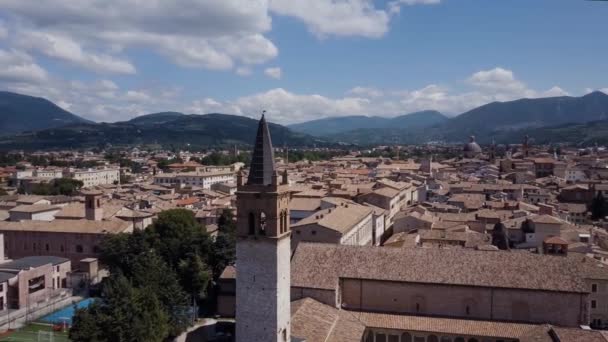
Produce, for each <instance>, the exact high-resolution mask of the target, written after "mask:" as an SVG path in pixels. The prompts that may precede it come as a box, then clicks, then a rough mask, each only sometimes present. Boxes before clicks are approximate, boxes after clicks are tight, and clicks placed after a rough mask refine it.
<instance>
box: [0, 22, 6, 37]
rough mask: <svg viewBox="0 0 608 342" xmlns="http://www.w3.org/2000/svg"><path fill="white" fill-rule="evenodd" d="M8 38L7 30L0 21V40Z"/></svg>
mask: <svg viewBox="0 0 608 342" xmlns="http://www.w3.org/2000/svg"><path fill="white" fill-rule="evenodd" d="M6 37H8V29H7V28H6V25H4V21H2V20H0V39H4V38H6Z"/></svg>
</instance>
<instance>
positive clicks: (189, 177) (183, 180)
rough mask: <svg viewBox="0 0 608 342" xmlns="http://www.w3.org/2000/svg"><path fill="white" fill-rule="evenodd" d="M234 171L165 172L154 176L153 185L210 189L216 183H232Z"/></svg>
mask: <svg viewBox="0 0 608 342" xmlns="http://www.w3.org/2000/svg"><path fill="white" fill-rule="evenodd" d="M233 182H234V171H232V170H231V169H225V170H217V171H216V170H213V171H204V172H199V171H194V172H181V173H166V174H162V175H157V176H154V184H155V185H171V186H173V185H176V184H180V185H181V184H183V185H187V186H198V187H201V188H203V189H211V186H212V185H214V184H218V183H233Z"/></svg>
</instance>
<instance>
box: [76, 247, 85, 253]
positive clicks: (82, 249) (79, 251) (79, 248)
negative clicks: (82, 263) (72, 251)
mask: <svg viewBox="0 0 608 342" xmlns="http://www.w3.org/2000/svg"><path fill="white" fill-rule="evenodd" d="M83 251H84V248H82V245H76V253H82V252H83Z"/></svg>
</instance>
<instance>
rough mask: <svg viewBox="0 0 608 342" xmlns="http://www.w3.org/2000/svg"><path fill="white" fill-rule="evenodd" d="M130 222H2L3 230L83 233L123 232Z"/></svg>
mask: <svg viewBox="0 0 608 342" xmlns="http://www.w3.org/2000/svg"><path fill="white" fill-rule="evenodd" d="M129 226H130V224H129V222H125V221H122V220H116V221H92V220H54V221H50V222H47V221H19V222H0V232H1V231H24V232H52V233H81V234H105V233H121V232H125V231H127V230H128V228H129Z"/></svg>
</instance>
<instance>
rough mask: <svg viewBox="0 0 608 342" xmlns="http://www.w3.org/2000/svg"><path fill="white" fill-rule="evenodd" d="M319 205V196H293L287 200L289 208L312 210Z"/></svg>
mask: <svg viewBox="0 0 608 342" xmlns="http://www.w3.org/2000/svg"><path fill="white" fill-rule="evenodd" d="M320 207H321V198H308V197H295V198H292V199H291V201H290V202H289V209H290V210H304V211H314V210H317V209H319V208H320Z"/></svg>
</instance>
